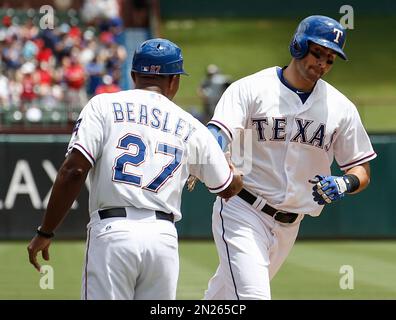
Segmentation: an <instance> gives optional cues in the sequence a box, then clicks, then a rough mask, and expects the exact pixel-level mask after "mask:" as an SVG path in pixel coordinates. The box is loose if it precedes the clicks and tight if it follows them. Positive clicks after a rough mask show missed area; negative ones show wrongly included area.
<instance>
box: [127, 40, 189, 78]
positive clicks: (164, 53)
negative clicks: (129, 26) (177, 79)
mask: <svg viewBox="0 0 396 320" xmlns="http://www.w3.org/2000/svg"><path fill="white" fill-rule="evenodd" d="M132 71H133V72H137V73H144V74H159V75H171V74H187V73H186V72H185V71H184V70H183V56H182V54H181V50H180V48H179V47H178V46H177V45H176V44H174V43H173V42H171V41H169V40H166V39H160V38H157V39H150V40H147V41H145V42H143V43H142V44H141V45H140V46H139V48H137V49H136V51H135V54H134V56H133V62H132Z"/></svg>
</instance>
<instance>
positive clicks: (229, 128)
mask: <svg viewBox="0 0 396 320" xmlns="http://www.w3.org/2000/svg"><path fill="white" fill-rule="evenodd" d="M250 100H251V98H250V88H249V85H248V82H247V81H246V80H245V79H242V80H238V81H236V82H234V83H233V84H231V85H230V86H229V87H228V88H227V90H226V91H225V92H224V94H223V95H222V97H221V99H220V100H219V102H218V103H217V106H216V109H215V112H214V115H213V118H212V120H210V121H209V123H211V124H214V125H216V126H217V127H219V128H220V129H222V131H224V133H225V134H226V135H227V136H228V138H229V140H230V141H232V140H233V139H234V137H235V136H236V130H237V129H244V128H245V127H246V121H247V119H248V118H249V105H250Z"/></svg>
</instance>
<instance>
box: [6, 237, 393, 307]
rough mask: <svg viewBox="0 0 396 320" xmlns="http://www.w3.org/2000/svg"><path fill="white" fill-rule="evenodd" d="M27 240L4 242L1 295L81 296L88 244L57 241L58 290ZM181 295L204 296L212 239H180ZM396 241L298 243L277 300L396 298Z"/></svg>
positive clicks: (276, 284)
mask: <svg viewBox="0 0 396 320" xmlns="http://www.w3.org/2000/svg"><path fill="white" fill-rule="evenodd" d="M26 246H27V242H26V243H25V242H0V261H1V262H2V264H1V266H0V299H79V297H80V278H81V270H82V263H83V258H84V243H83V242H77V241H76V242H70V241H69V242H62V241H55V242H54V243H53V244H52V246H51V252H50V253H51V261H50V264H51V266H52V267H53V268H54V289H53V290H49V289H47V290H42V289H40V287H39V281H40V274H39V273H37V272H36V271H35V270H34V269H33V267H32V266H31V265H30V264H29V262H28V259H27V251H26ZM179 252H180V278H179V286H178V294H177V298H178V299H181V300H184V299H194V300H195V299H202V297H203V293H204V290H205V289H206V286H207V282H208V280H209V278H210V277H211V275H212V274H213V272H214V270H215V269H216V266H217V255H216V250H215V247H214V245H213V243H212V242H211V241H181V242H180V248H179ZM343 265H349V266H351V267H352V268H353V271H354V289H344V290H343V289H341V288H340V286H339V283H340V279H341V277H342V274H340V267H341V266H343ZM395 265H396V242H395V241H298V242H297V244H296V245H295V247H294V249H293V251H292V253H291V254H290V256H289V258H288V260H287V261H286V263H285V264H284V265H283V267H282V268H281V271H280V272H279V273H278V275H277V276H276V277H275V278H274V280H273V281H272V297H273V299H396V276H395Z"/></svg>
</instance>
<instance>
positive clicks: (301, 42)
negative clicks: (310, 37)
mask: <svg viewBox="0 0 396 320" xmlns="http://www.w3.org/2000/svg"><path fill="white" fill-rule="evenodd" d="M307 52H308V41H307V39H305V38H304V37H301V36H299V35H297V34H295V35H294V37H293V39H292V41H291V42H290V53H291V55H292V57H293V58H296V59H302V58H304V57H305V55H306V54H307Z"/></svg>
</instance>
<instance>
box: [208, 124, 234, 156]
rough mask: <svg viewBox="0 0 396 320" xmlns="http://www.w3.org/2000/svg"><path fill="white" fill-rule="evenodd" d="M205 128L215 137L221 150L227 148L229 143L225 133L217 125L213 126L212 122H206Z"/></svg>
mask: <svg viewBox="0 0 396 320" xmlns="http://www.w3.org/2000/svg"><path fill="white" fill-rule="evenodd" d="M207 128H208V130H209V131H210V133H211V134H213V136H214V137H215V139H216V141H217V142H218V144H219V145H220V148H221V150H223V151H224V152H225V151H226V150H227V147H228V144H229V143H230V141H229V140H228V138H227V135H226V134H225V133H224V132H223V131H222V130H221V129H220V128H219V127H217V126H215V125H214V124H212V123H210V124H208V126H207Z"/></svg>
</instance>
